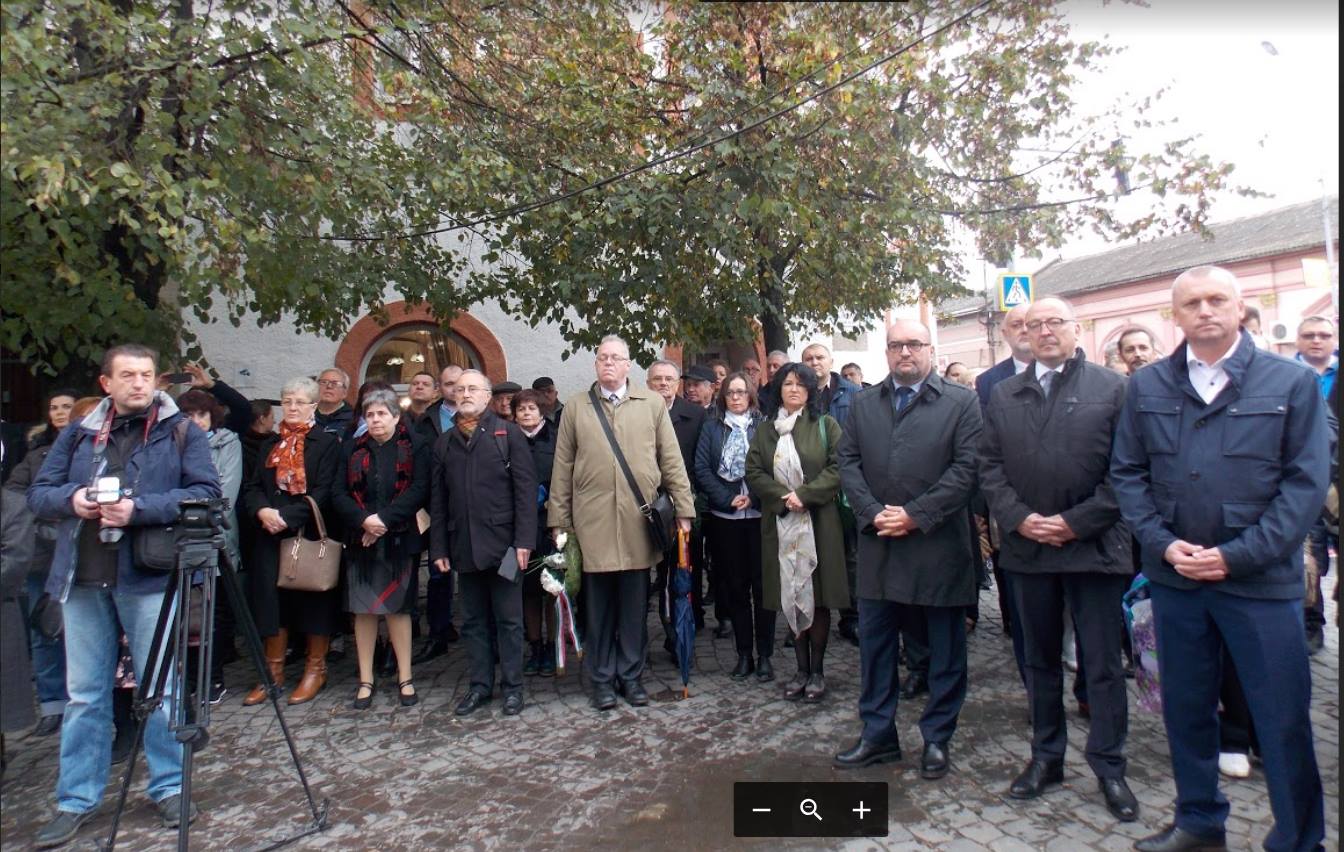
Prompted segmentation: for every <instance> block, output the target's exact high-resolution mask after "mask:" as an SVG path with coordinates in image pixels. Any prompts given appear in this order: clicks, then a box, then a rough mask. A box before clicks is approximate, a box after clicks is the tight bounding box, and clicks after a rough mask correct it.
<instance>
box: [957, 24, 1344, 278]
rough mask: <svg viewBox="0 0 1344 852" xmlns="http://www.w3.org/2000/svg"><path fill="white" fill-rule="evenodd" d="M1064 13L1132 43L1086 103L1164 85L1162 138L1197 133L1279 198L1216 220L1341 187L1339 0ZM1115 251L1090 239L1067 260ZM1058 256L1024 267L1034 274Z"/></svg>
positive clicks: (1092, 32)
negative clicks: (1166, 121)
mask: <svg viewBox="0 0 1344 852" xmlns="http://www.w3.org/2000/svg"><path fill="white" fill-rule="evenodd" d="M1065 15H1066V18H1067V19H1068V20H1069V21H1070V22H1071V24H1072V25H1073V27H1074V32H1075V34H1076V36H1077V37H1078V38H1080V39H1088V40H1097V41H1105V42H1108V43H1111V44H1114V45H1116V46H1121V47H1125V48H1126V50H1125V51H1124V52H1122V53H1120V54H1118V55H1115V56H1112V57H1109V58H1107V59H1106V60H1104V62H1105V66H1106V70H1105V72H1104V73H1102V74H1097V75H1091V76H1089V77H1088V78H1087V79H1086V82H1085V83H1084V84H1083V85H1082V86H1081V87H1080V88H1079V89H1078V90H1077V93H1078V97H1079V100H1080V102H1082V103H1084V104H1087V103H1090V102H1095V104H1096V109H1097V111H1103V110H1104V109H1105V108H1106V107H1107V106H1109V105H1110V104H1111V103H1113V102H1114V101H1116V99H1118V98H1123V97H1124V96H1125V95H1126V94H1127V93H1128V94H1129V95H1131V96H1136V97H1142V96H1143V95H1146V94H1149V93H1152V92H1155V91H1156V90H1158V89H1160V88H1162V87H1164V86H1166V87H1168V92H1167V94H1166V95H1165V96H1164V97H1163V98H1162V99H1161V100H1159V101H1158V102H1157V105H1156V108H1155V110H1154V115H1155V116H1158V117H1162V118H1175V119H1177V122H1178V123H1177V124H1176V125H1174V126H1170V125H1169V126H1167V127H1165V128H1155V129H1153V130H1152V131H1151V132H1153V133H1154V134H1155V135H1154V143H1157V142H1160V141H1162V140H1166V139H1170V138H1176V137H1179V136H1187V135H1198V136H1199V141H1198V146H1199V149H1200V150H1201V151H1203V152H1205V153H1208V154H1209V155H1210V156H1211V157H1212V158H1214V159H1215V160H1222V161H1228V162H1231V163H1234V164H1235V165H1236V167H1237V168H1236V171H1234V172H1233V174H1232V176H1231V179H1232V182H1233V183H1234V184H1240V185H1248V186H1251V187H1253V188H1255V189H1258V190H1260V191H1263V192H1267V193H1271V194H1272V195H1273V197H1272V198H1243V197H1241V196H1237V195H1232V194H1224V195H1221V196H1219V197H1217V200H1216V201H1215V204H1214V206H1213V214H1212V217H1211V218H1212V220H1213V221H1215V222H1216V221H1219V220H1224V219H1234V218H1239V217H1242V216H1249V215H1255V214H1258V213H1262V212H1265V211H1267V210H1272V209H1274V208H1277V207H1283V206H1286V205H1289V204H1295V203H1298V202H1301V201H1306V200H1310V199H1319V198H1320V197H1321V192H1322V185H1321V180H1322V179H1324V181H1325V187H1326V189H1327V190H1328V191H1329V192H1330V193H1331V194H1337V193H1338V192H1339V10H1338V6H1337V4H1336V3H1335V2H1332V0H1260V1H1259V2H1248V0H1151V5H1150V6H1148V7H1146V8H1145V7H1142V6H1136V5H1132V4H1129V3H1122V2H1111V3H1106V4H1103V3H1102V2H1101V0H1070V2H1069V3H1068V4H1067V5H1066V6H1065ZM1265 41H1268V42H1270V43H1271V44H1273V45H1274V47H1275V49H1276V50H1277V51H1278V55H1277V56H1274V55H1271V54H1270V53H1269V52H1268V51H1267V50H1266V49H1265V48H1264V47H1262V45H1261V42H1265ZM1147 198H1148V197H1147V196H1145V197H1144V200H1143V202H1142V203H1145V204H1146V203H1147V200H1146V199H1147ZM1108 247H1109V246H1108V245H1107V244H1105V243H1104V242H1102V241H1101V239H1100V238H1098V237H1096V236H1094V235H1092V234H1090V233H1088V234H1084V235H1080V236H1079V238H1078V239H1077V240H1076V241H1075V242H1073V243H1070V244H1069V245H1067V246H1066V247H1065V248H1063V249H1062V250H1061V251H1060V252H1058V254H1059V255H1061V256H1063V257H1078V256H1080V255H1084V254H1091V253H1094V252H1098V251H1105V250H1106V249H1107V248H1108ZM1055 255H1056V253H1055V252H1047V253H1046V255H1045V257H1044V258H1042V259H1040V260H1037V259H1025V260H1020V261H1019V263H1018V264H1017V267H1018V269H1019V270H1021V271H1030V270H1033V269H1036V268H1039V267H1040V266H1043V265H1044V264H1045V263H1047V262H1049V261H1050V260H1052V259H1053V258H1054V256H1055ZM968 266H969V268H970V271H971V279H972V280H971V281H968V282H967V283H968V286H972V287H975V288H977V289H978V286H977V285H978V284H979V283H980V279H981V262H980V261H979V260H978V259H977V260H976V261H974V262H972V263H969V264H968ZM991 278H992V275H991Z"/></svg>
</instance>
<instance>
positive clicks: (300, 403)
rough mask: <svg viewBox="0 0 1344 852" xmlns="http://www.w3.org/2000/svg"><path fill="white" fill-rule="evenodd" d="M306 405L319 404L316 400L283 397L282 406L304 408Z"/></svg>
mask: <svg viewBox="0 0 1344 852" xmlns="http://www.w3.org/2000/svg"><path fill="white" fill-rule="evenodd" d="M305 405H317V403H315V402H309V401H308V400H306V399H282V400H280V407H281V408H303V407H304V406H305Z"/></svg>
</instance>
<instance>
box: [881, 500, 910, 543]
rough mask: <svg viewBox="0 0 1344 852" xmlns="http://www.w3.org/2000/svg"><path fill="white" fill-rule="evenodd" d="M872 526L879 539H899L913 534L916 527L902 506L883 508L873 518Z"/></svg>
mask: <svg viewBox="0 0 1344 852" xmlns="http://www.w3.org/2000/svg"><path fill="white" fill-rule="evenodd" d="M873 526H875V527H877V534H878V536H879V537H881V538H900V537H901V536H905V535H909V534H910V533H912V532H914V531H915V530H916V529H917V528H918V525H917V524H916V523H915V519H914V518H912V517H910V514H909V513H908V512H906V511H905V508H904V507H903V506H885V505H884V506H883V508H882V511H880V512H878V513H877V517H875V518H873Z"/></svg>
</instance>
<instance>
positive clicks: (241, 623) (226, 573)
mask: <svg viewBox="0 0 1344 852" xmlns="http://www.w3.org/2000/svg"><path fill="white" fill-rule="evenodd" d="M219 573H220V576H221V578H222V579H223V580H224V589H225V590H226V591H227V592H228V595H229V599H230V601H231V602H232V603H233V610H234V614H235V616H236V624H235V629H236V630H239V631H241V632H242V634H243V638H244V641H245V642H246V644H247V650H248V653H249V654H250V655H251V657H252V664H253V665H254V666H255V667H256V670H257V676H258V677H259V678H260V679H261V683H266V684H270V686H269V687H268V689H267V694H268V695H270V697H271V706H272V707H273V708H274V709H275V719H276V721H277V722H279V723H280V732H281V733H282V734H283V735H284V737H285V745H286V746H288V747H289V756H290V759H291V760H293V762H294V771H295V772H297V773H298V776H299V783H300V784H301V785H302V786H303V794H304V796H306V797H307V799H308V808H309V810H310V811H312V814H313V827H312V828H311V829H309V830H308V831H306V832H304V833H303V834H300V835H298V837H303V836H305V835H308V834H312V833H313V832H315V831H323V830H325V829H326V827H327V800H326V799H323V800H322V803H321V805H319V804H318V803H317V800H316V799H315V798H313V790H312V787H310V786H309V784H308V774H307V773H306V772H304V771H303V761H302V760H301V759H300V758H299V749H298V746H296V745H294V736H293V735H292V734H291V733H290V732H289V725H288V724H286V723H285V714H284V712H283V711H282V710H281V709H280V687H278V686H276V685H275V684H274V683H272V682H271V673H270V669H269V668H267V666H266V655H265V652H264V651H263V650H262V647H261V635H260V634H259V633H257V623H256V622H255V621H253V620H252V610H251V609H249V608H248V606H247V601H246V600H244V599H243V590H242V586H241V585H240V584H239V582H238V572H237V571H236V570H235V569H234V567H233V563H232V561H230V559H229V555H228V551H225V550H221V551H220V553H219ZM296 839H298V838H297V837H295V838H290V839H288V840H285V841H284V843H289V842H290V841H291V840H296ZM280 845H283V843H277V844H275V846H280ZM267 848H275V847H274V846H272V847H267Z"/></svg>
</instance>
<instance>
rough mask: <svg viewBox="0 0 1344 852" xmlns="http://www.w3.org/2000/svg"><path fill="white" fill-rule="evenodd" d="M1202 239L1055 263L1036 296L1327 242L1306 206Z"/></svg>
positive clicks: (1333, 206)
mask: <svg viewBox="0 0 1344 852" xmlns="http://www.w3.org/2000/svg"><path fill="white" fill-rule="evenodd" d="M1208 227H1209V230H1210V232H1212V236H1211V238H1209V239H1204V238H1203V237H1201V236H1200V235H1199V234H1196V233H1193V232H1188V233H1184V234H1173V235H1171V236H1167V237H1159V238H1157V239H1154V240H1149V241H1147V242H1134V243H1130V244H1128V245H1124V246H1121V247H1120V248H1116V249H1111V250H1110V251H1104V252H1101V253H1099V254H1091V255H1087V256H1085V257H1079V258H1075V259H1073V260H1062V259H1060V260H1054V261H1051V262H1050V263H1048V264H1046V265H1045V266H1044V267H1042V268H1041V269H1039V270H1038V271H1037V272H1036V273H1035V275H1033V276H1032V277H1033V279H1034V281H1033V284H1034V289H1035V291H1036V292H1035V295H1036V296H1049V295H1061V296H1062V295H1068V294H1073V293H1085V292H1088V291H1092V290H1100V289H1104V288H1106V287H1113V286H1116V285H1119V284H1127V283H1130V282H1133V281H1142V280H1145V279H1148V278H1156V277H1158V276H1162V275H1169V274H1172V273H1176V272H1179V271H1181V270H1184V269H1188V268H1190V267H1191V266H1199V265H1201V264H1227V263H1235V262H1237V261H1243V260H1253V259H1255V258H1260V257H1271V256H1274V255H1279V254H1287V253H1290V252H1294V251H1300V250H1302V249H1306V248H1311V247H1313V246H1319V245H1322V244H1323V243H1324V241H1325V229H1324V227H1323V225H1322V224H1321V202H1320V200H1319V199H1317V200H1315V201H1306V202H1303V203H1301V204H1294V205H1292V206H1291V207H1281V208H1279V209H1277V210H1271V211H1269V212H1268V213H1261V214H1259V215H1258V216H1248V217H1246V218H1243V219H1231V220H1228V221H1226V222H1216V223H1212V224H1210V225H1209V226H1208ZM1330 227H1331V233H1332V234H1333V235H1334V237H1335V239H1336V240H1338V239H1339V196H1337V195H1336V196H1332V197H1331V198H1330ZM984 303H985V300H984V297H983V296H980V295H975V296H962V297H959V298H956V299H949V300H947V301H945V302H943V303H941V304H940V305H939V306H938V312H939V313H940V314H944V315H957V314H963V313H967V312H969V311H973V310H978V309H980V308H981V307H983V306H984Z"/></svg>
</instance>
